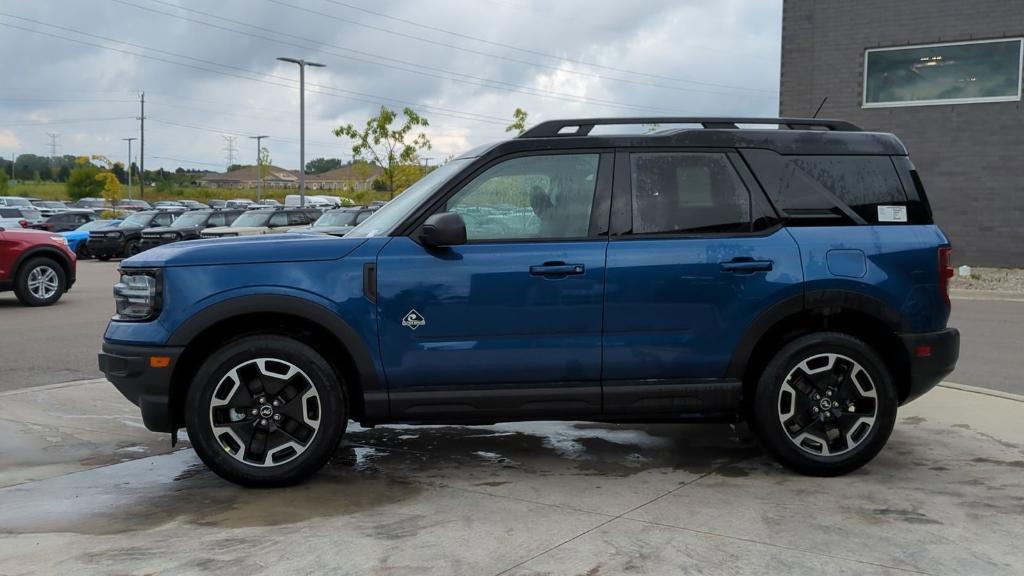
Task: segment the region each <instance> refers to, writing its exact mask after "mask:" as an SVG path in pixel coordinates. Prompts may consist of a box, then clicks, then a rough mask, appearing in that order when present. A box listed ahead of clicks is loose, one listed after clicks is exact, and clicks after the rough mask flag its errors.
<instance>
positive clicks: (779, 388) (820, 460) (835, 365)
mask: <svg viewBox="0 0 1024 576" xmlns="http://www.w3.org/2000/svg"><path fill="white" fill-rule="evenodd" d="M898 404H899V400H898V398H897V395H896V390H895V386H894V385H893V381H892V376H891V374H890V373H889V370H888V368H887V367H886V365H885V363H884V362H883V361H882V359H881V358H880V357H879V355H878V354H877V353H876V352H875V351H874V350H873V349H872V348H871V347H870V346H868V345H867V344H865V343H864V342H862V341H861V340H858V339H857V338H854V337H852V336H849V335H847V334H842V333H839V332H817V333H813V334H808V335H805V336H801V337H799V338H797V339H796V340H794V341H792V342H790V343H789V344H787V345H786V346H784V347H783V348H782V349H781V350H779V352H778V353H777V354H776V355H775V357H774V358H772V360H771V361H770V362H769V363H768V365H767V366H766V367H765V369H764V372H763V373H762V374H761V378H760V380H759V381H758V384H757V391H756V393H755V396H754V406H753V417H754V428H755V430H756V431H757V434H758V437H759V439H760V440H761V443H762V444H763V445H764V447H765V448H766V450H767V451H768V452H769V453H771V454H772V455H773V456H774V457H775V458H776V459H777V460H778V461H779V462H780V463H781V464H782V465H783V466H786V467H787V468H789V469H791V470H794V471H796V472H799V473H801V474H807V475H810V476H841V475H843V474H846V473H848V472H852V471H853V470H856V469H858V468H860V467H861V466H863V465H865V464H867V463H868V462H870V461H871V459H872V458H874V457H875V456H876V455H877V454H878V452H879V451H880V450H881V449H882V447H883V446H885V443H886V442H887V441H888V439H889V435H890V434H891V433H892V428H893V425H894V424H895V423H896V409H897V407H898Z"/></svg>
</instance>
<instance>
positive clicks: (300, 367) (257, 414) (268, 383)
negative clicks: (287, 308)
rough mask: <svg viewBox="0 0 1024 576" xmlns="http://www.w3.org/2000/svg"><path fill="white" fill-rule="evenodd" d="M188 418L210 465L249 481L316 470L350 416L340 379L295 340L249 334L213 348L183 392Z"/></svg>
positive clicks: (298, 476)
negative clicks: (185, 396)
mask: <svg viewBox="0 0 1024 576" xmlns="http://www.w3.org/2000/svg"><path fill="white" fill-rule="evenodd" d="M185 408H186V413H185V425H186V428H187V429H188V437H189V439H190V440H191V442H192V444H193V446H194V447H195V449H196V452H197V453H198V454H199V457H200V458H201V459H202V460H203V462H205V463H206V465H207V466H209V467H210V468H211V469H212V470H213V471H214V472H216V473H217V474H218V475H220V476H221V477H223V478H225V479H227V480H230V481H232V482H235V483H238V484H242V485H246V486H264V487H265V486H282V485H287V484H292V483H295V482H298V481H300V480H302V479H303V478H305V477H307V476H309V475H311V474H313V473H314V472H316V471H317V470H319V469H320V468H321V467H322V466H323V465H324V464H325V463H327V461H328V460H329V459H330V457H331V455H333V454H334V451H335V450H336V449H337V447H338V443H339V442H340V441H341V437H342V434H344V432H345V426H346V424H347V422H348V403H347V399H346V397H345V393H344V390H343V387H342V385H341V382H339V380H338V377H337V376H336V375H335V373H334V371H333V370H332V369H331V367H330V365H329V364H328V363H327V361H326V360H324V358H323V357H322V356H320V354H319V353H317V352H316V351H315V350H314V349H312V348H311V347H309V346H307V345H306V344H303V343H302V342H299V341H297V340H294V339H291V338H286V337H281V336H271V335H260V336H248V337H244V338H240V339H238V340H235V341H233V342H230V343H228V344H226V345H225V346H223V347H222V348H220V349H219V350H217V351H216V352H214V353H213V354H212V355H211V356H210V357H209V358H208V359H207V360H206V361H205V362H204V363H203V365H202V366H201V367H200V369H199V372H198V373H197V374H196V377H195V380H193V382H192V386H190V388H189V392H188V398H187V400H186V407H185Z"/></svg>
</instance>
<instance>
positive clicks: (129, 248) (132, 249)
mask: <svg viewBox="0 0 1024 576" xmlns="http://www.w3.org/2000/svg"><path fill="white" fill-rule="evenodd" d="M141 251H142V250H139V241H138V240H129V241H128V242H126V243H125V245H124V257H125V258H131V257H132V256H135V255H136V254H138V253H139V252H141Z"/></svg>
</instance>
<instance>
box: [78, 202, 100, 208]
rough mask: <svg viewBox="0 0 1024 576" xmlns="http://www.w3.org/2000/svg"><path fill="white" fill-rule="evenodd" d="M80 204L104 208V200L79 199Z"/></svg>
mask: <svg viewBox="0 0 1024 576" xmlns="http://www.w3.org/2000/svg"><path fill="white" fill-rule="evenodd" d="M78 205H79V206H83V207H86V208H103V200H79V201H78Z"/></svg>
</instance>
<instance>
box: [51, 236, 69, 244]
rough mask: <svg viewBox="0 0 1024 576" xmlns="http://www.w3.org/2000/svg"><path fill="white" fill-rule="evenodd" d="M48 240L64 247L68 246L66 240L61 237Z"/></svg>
mask: <svg viewBox="0 0 1024 576" xmlns="http://www.w3.org/2000/svg"><path fill="white" fill-rule="evenodd" d="M50 240H53V241H54V242H56V243H58V244H63V245H65V246H67V245H68V239H67V238H65V237H63V236H50Z"/></svg>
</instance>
